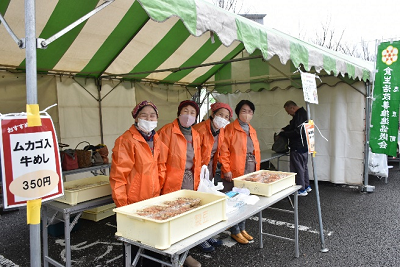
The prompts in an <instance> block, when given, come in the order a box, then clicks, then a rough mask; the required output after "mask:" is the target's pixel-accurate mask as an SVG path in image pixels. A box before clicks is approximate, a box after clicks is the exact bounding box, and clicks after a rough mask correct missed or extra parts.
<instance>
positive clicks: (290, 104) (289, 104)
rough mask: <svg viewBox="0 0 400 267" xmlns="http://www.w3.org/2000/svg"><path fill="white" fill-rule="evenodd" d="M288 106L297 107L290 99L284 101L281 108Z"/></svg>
mask: <svg viewBox="0 0 400 267" xmlns="http://www.w3.org/2000/svg"><path fill="white" fill-rule="evenodd" d="M289 107H297V104H296V103H294V102H293V101H292V100H289V101H286V103H285V104H284V105H283V108H289Z"/></svg>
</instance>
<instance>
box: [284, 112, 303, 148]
mask: <svg viewBox="0 0 400 267" xmlns="http://www.w3.org/2000/svg"><path fill="white" fill-rule="evenodd" d="M303 122H307V111H306V110H305V109H304V108H303V107H301V108H299V109H298V110H297V111H296V113H295V114H294V116H293V119H292V120H291V121H290V122H289V125H287V126H286V127H284V128H282V129H283V132H280V135H283V136H286V137H287V138H289V147H290V150H296V151H299V152H307V151H308V148H307V138H306V135H305V131H304V127H301V126H300V125H301V124H302V123H303ZM300 131H302V133H301V135H300ZM302 138H303V141H302Z"/></svg>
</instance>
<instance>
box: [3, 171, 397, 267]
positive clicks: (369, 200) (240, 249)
mask: <svg viewBox="0 0 400 267" xmlns="http://www.w3.org/2000/svg"><path fill="white" fill-rule="evenodd" d="M369 181H370V183H369V184H370V185H373V186H375V191H374V192H373V193H361V192H360V190H359V189H358V187H356V186H342V185H334V184H331V183H328V182H320V183H319V191H320V194H319V195H320V200H321V208H322V219H323V229H324V241H325V247H326V248H328V249H329V251H328V252H325V253H323V252H321V251H320V250H321V248H322V245H321V238H320V235H319V222H318V215H317V206H316V195H315V190H314V191H313V192H311V193H310V194H309V195H308V196H306V197H299V224H300V231H299V232H300V233H299V240H300V257H299V258H295V257H294V243H293V242H290V241H286V240H281V239H276V238H271V237H264V248H263V249H260V248H259V243H258V242H259V239H258V237H257V235H256V233H257V230H258V217H252V218H250V219H248V220H247V224H246V225H247V227H246V228H247V231H248V232H249V233H250V234H253V235H254V237H255V242H254V243H251V244H249V245H239V244H236V243H235V242H233V241H232V239H231V238H230V237H229V232H222V233H221V234H220V235H219V238H222V239H223V240H224V245H223V246H222V247H219V248H217V249H216V251H214V252H212V253H203V252H202V251H201V250H200V249H199V248H194V249H192V250H191V251H190V254H191V255H192V256H193V257H194V258H196V259H197V260H199V261H200V262H201V263H202V266H205V267H207V266H210V267H211V266H212V267H214V266H221V267H222V266H224V267H225V266H241V267H244V266H279V267H280V266H400V245H399V242H398V236H399V232H400V228H399V226H398V225H399V218H400V216H399V215H400V209H399V207H400V198H399V197H398V196H399V190H400V171H399V170H397V169H391V170H390V174H389V179H388V183H387V184H385V182H384V179H378V178H377V177H375V176H370V178H369ZM312 186H313V188H315V186H314V185H312ZM274 207H278V208H282V209H290V207H291V206H290V203H289V201H288V199H284V200H282V201H281V202H279V203H277V204H276V205H275V206H274ZM263 220H264V221H265V223H264V231H267V232H269V233H272V234H275V235H281V236H287V237H290V238H292V237H293V233H294V232H293V216H292V215H291V214H287V213H283V212H280V211H275V210H266V211H264V212H263ZM78 226H79V229H77V230H76V231H75V232H73V233H72V234H71V244H72V259H73V260H74V264H73V266H123V258H122V244H121V243H120V242H118V241H117V240H116V239H115V236H114V234H115V232H116V222H115V216H112V217H109V218H106V219H103V220H101V221H99V222H93V221H89V220H84V219H80V220H79V225H78ZM0 240H1V241H0V266H7V267H11V266H30V263H29V259H30V254H29V253H30V248H29V226H28V225H27V224H26V209H25V208H21V209H17V210H14V211H10V212H2V213H1V217H0ZM49 245H50V256H51V257H53V258H55V259H56V260H57V261H59V262H63V261H64V260H65V250H64V248H65V246H64V239H63V236H59V237H49Z"/></svg>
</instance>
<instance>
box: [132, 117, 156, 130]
mask: <svg viewBox="0 0 400 267" xmlns="http://www.w3.org/2000/svg"><path fill="white" fill-rule="evenodd" d="M137 125H138V127H139V128H140V130H142V131H143V132H146V133H149V132H151V131H153V130H154V129H155V128H156V127H157V121H146V120H142V119H139V118H138V123H137Z"/></svg>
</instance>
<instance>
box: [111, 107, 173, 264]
mask: <svg viewBox="0 0 400 267" xmlns="http://www.w3.org/2000/svg"><path fill="white" fill-rule="evenodd" d="M132 117H133V119H134V120H135V123H134V124H133V125H132V126H131V127H130V128H129V130H127V131H125V132H124V133H123V134H122V135H121V136H120V137H118V138H117V140H116V141H115V145H114V148H113V150H112V152H113V153H112V163H111V171H110V186H111V190H112V197H113V199H114V203H115V205H116V206H117V207H121V206H125V205H129V204H132V203H135V202H139V201H142V200H145V199H149V198H152V197H157V196H159V195H160V193H161V186H160V181H163V180H164V179H165V172H166V159H167V153H168V147H167V146H166V145H165V144H164V143H163V142H162V141H161V140H160V138H159V136H158V134H157V133H156V132H155V131H154V129H155V128H156V127H157V121H158V110H157V107H156V106H155V105H154V104H153V103H152V102H150V101H146V100H145V101H142V102H140V103H139V104H138V105H136V107H135V108H134V109H133V110H132ZM137 250H138V248H137V247H135V246H132V251H131V253H132V255H135V254H136V253H137ZM124 254H125V247H124ZM146 254H149V255H151V256H153V257H155V258H158V259H161V258H160V257H161V256H160V255H159V254H157V253H154V252H151V251H146ZM142 264H144V266H152V267H155V266H157V267H159V266H161V264H159V263H157V262H154V261H151V260H148V259H143V261H142Z"/></svg>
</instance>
